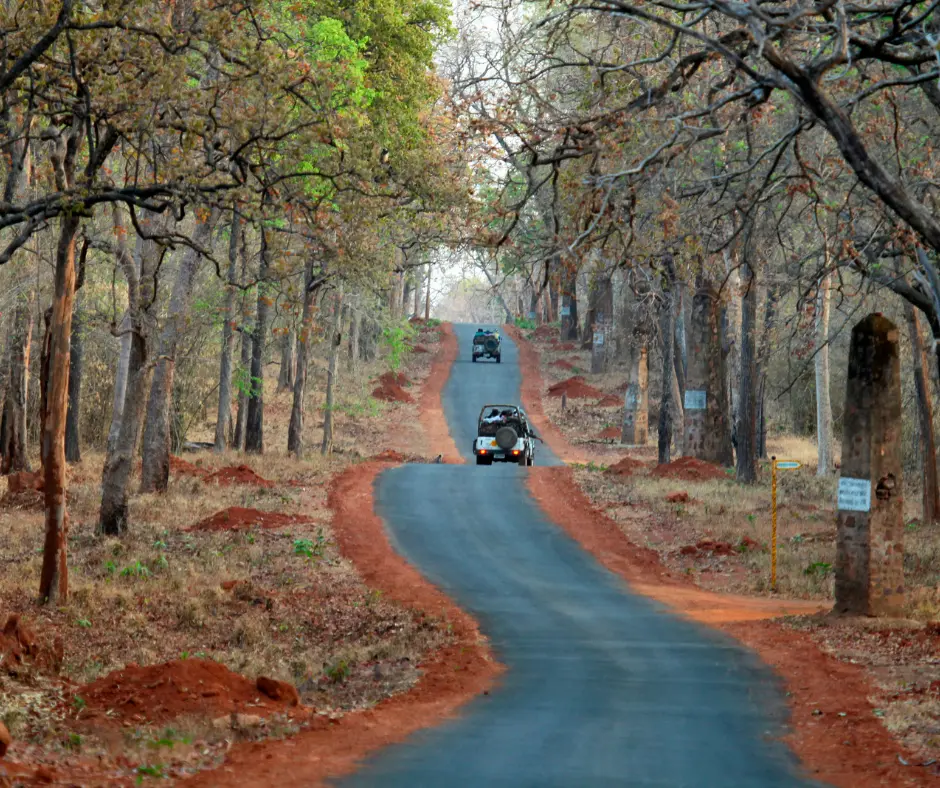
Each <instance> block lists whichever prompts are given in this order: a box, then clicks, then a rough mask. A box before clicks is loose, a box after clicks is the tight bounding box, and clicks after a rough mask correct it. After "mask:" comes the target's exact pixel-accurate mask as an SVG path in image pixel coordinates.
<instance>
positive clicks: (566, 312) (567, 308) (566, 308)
mask: <svg viewBox="0 0 940 788" xmlns="http://www.w3.org/2000/svg"><path fill="white" fill-rule="evenodd" d="M561 316H562V317H570V316H571V307H570V306H563V307H562V308H561Z"/></svg>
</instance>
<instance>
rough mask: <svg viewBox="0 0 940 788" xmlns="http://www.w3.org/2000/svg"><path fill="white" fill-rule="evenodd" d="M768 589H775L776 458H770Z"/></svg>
mask: <svg viewBox="0 0 940 788" xmlns="http://www.w3.org/2000/svg"><path fill="white" fill-rule="evenodd" d="M770 513H771V521H770V522H771V528H770V590H771V591H776V590H777V458H776V457H771V458H770Z"/></svg>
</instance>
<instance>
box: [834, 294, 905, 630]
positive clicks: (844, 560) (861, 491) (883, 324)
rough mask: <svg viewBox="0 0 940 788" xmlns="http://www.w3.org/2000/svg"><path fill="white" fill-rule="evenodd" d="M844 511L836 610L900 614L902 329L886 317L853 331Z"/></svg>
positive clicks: (841, 490)
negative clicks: (900, 334) (899, 340)
mask: <svg viewBox="0 0 940 788" xmlns="http://www.w3.org/2000/svg"><path fill="white" fill-rule="evenodd" d="M838 507H839V515H838V531H837V537H836V566H835V586H836V589H835V590H836V604H835V608H834V612H835V613H837V614H850V615H863V616H890V615H900V614H901V612H902V608H903V604H904V568H903V561H904V544H903V541H904V519H903V509H904V498H903V495H902V488H901V363H900V353H899V347H898V330H897V327H896V326H895V325H894V324H893V323H892V322H891V321H890V320H888V319H887V318H886V317H884V316H883V315H881V314H880V313H875V314H872V315H869V316H868V317H866V318H865V319H864V320H862V321H861V322H860V323H859V324H858V325H856V326H855V328H853V329H852V342H851V346H850V348H849V375H848V380H847V381H846V386H845V417H844V426H843V438H842V468H841V475H840V478H839V500H838Z"/></svg>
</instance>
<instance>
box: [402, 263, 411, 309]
mask: <svg viewBox="0 0 940 788" xmlns="http://www.w3.org/2000/svg"><path fill="white" fill-rule="evenodd" d="M402 279H403V282H404V283H403V284H402V293H401V314H402V317H404V318H407V317H408V310H409V307H410V306H411V290H412V287H413V284H412V282H411V280H409V279H408V277H407V276H406V275H405V274H402Z"/></svg>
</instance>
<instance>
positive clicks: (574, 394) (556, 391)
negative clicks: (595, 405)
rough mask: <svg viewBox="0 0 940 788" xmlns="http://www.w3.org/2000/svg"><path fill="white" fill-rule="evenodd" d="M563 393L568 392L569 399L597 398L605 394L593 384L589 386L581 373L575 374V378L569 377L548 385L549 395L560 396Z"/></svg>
mask: <svg viewBox="0 0 940 788" xmlns="http://www.w3.org/2000/svg"><path fill="white" fill-rule="evenodd" d="M562 394H567V395H568V399H596V398H598V397H603V396H604V392H603V391H598V390H597V389H596V388H594V387H593V386H589V385H588V384H587V383H585V382H584V378H583V377H581V376H580V375H575V376H574V377H573V378H568V379H567V380H563V381H561V383H556V384H555V385H554V386H549V387H548V396H550V397H560V396H561V395H562Z"/></svg>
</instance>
